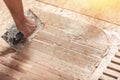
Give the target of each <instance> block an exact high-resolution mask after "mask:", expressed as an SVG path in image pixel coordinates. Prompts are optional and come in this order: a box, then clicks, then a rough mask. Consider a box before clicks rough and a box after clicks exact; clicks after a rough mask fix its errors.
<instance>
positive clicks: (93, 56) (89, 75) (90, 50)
mask: <svg viewBox="0 0 120 80" xmlns="http://www.w3.org/2000/svg"><path fill="white" fill-rule="evenodd" d="M39 1H40V2H39ZM39 1H34V0H29V1H25V0H23V2H24V6H25V11H26V10H27V9H28V8H30V9H31V11H32V12H33V13H35V14H36V16H37V17H38V18H39V19H40V20H41V23H42V24H43V25H42V28H41V30H40V31H39V32H38V33H37V34H36V36H35V38H34V39H33V40H32V41H31V42H29V44H27V45H26V47H25V48H24V49H22V50H21V51H20V52H16V51H15V50H13V49H11V48H10V46H9V45H8V44H7V43H6V42H5V41H4V40H2V39H1V38H0V80H88V79H89V80H120V77H119V76H120V50H119V49H120V37H119V36H120V26H119V23H116V21H115V22H114V21H112V19H109V18H110V17H109V16H108V18H105V17H104V16H102V17H95V16H94V17H92V16H89V12H88V15H86V14H87V12H86V14H83V13H82V14H81V13H79V12H76V11H79V10H78V9H76V11H75V10H74V7H73V8H70V9H71V10H70V9H69V7H66V6H63V7H61V5H60V4H59V1H58V2H56V4H55V3H54V2H55V1H54V0H52V1H50V2H48V1H47V0H39ZM62 1H63V2H64V1H67V0H62ZM62 1H61V2H62ZM83 1H84V0H83ZM71 2H72V0H71ZM48 3H49V4H52V5H49V4H48ZM53 3H54V4H53ZM67 3H69V1H67ZM0 4H1V5H0V14H1V15H2V16H1V18H0V25H1V29H0V36H1V35H2V34H3V33H4V32H5V31H6V29H8V28H9V27H10V26H11V25H12V24H13V21H12V17H11V16H10V13H9V11H8V10H7V8H6V6H5V5H4V3H3V1H2V0H1V1H0ZM28 4H29V5H28ZM61 4H64V3H61ZM53 5H55V6H53ZM1 6H2V7H1ZM67 6H69V4H67ZM60 7H61V8H60ZM83 9H84V8H83ZM80 12H82V11H80ZM91 12H92V11H91ZM110 14H112V13H110ZM116 15H117V14H116ZM115 18H117V17H115Z"/></svg>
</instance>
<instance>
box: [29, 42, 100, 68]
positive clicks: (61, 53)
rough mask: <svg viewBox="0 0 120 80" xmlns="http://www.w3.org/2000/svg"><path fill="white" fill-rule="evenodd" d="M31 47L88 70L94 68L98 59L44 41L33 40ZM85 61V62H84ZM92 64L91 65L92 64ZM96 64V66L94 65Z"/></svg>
mask: <svg viewBox="0 0 120 80" xmlns="http://www.w3.org/2000/svg"><path fill="white" fill-rule="evenodd" d="M29 47H30V48H32V49H35V50H38V51H40V52H43V53H45V54H47V55H50V56H54V57H56V58H58V59H60V60H64V61H66V62H70V63H72V64H75V65H78V66H81V68H86V70H87V69H88V70H93V68H94V66H95V64H96V62H97V61H98V59H96V58H94V59H92V58H90V57H87V56H85V55H83V54H80V53H77V52H74V51H71V50H67V49H65V48H62V47H59V46H57V45H50V44H45V43H44V42H41V41H39V42H37V41H33V42H31V43H30V46H29ZM83 62H84V63H83ZM90 65H91V66H90ZM93 65H94V66H93Z"/></svg>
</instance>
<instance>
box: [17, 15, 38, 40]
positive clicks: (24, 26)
mask: <svg viewBox="0 0 120 80" xmlns="http://www.w3.org/2000/svg"><path fill="white" fill-rule="evenodd" d="M16 25H17V28H18V30H19V31H20V32H21V33H22V34H23V35H24V38H27V37H29V36H30V35H31V34H32V33H33V32H34V30H35V28H36V25H35V23H34V21H32V20H31V19H30V18H28V17H25V19H24V20H23V22H21V23H20V24H16Z"/></svg>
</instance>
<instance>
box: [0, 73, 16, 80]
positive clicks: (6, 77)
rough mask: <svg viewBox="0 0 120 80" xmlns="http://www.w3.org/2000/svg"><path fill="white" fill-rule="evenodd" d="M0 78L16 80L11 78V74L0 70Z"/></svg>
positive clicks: (0, 79)
mask: <svg viewBox="0 0 120 80" xmlns="http://www.w3.org/2000/svg"><path fill="white" fill-rule="evenodd" d="M0 80H17V79H15V78H12V76H9V75H7V74H5V73H2V72H0Z"/></svg>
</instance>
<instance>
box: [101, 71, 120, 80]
mask: <svg viewBox="0 0 120 80" xmlns="http://www.w3.org/2000/svg"><path fill="white" fill-rule="evenodd" d="M103 74H104V75H107V76H109V77H112V78H115V79H117V78H118V77H119V76H120V73H119V72H116V71H114V70H111V69H106V70H105V71H104V72H103Z"/></svg>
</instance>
